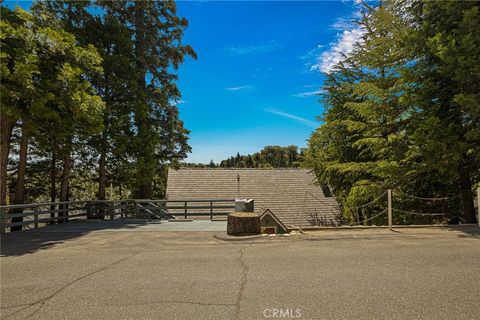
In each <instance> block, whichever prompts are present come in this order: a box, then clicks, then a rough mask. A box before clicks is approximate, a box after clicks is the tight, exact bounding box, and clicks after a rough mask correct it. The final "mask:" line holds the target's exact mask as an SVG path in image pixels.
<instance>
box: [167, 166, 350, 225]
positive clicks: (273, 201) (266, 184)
mask: <svg viewBox="0 0 480 320" xmlns="http://www.w3.org/2000/svg"><path fill="white" fill-rule="evenodd" d="M237 175H240V197H241V198H250V199H254V201H255V211H256V212H258V213H262V212H263V211H264V210H265V209H270V210H271V211H272V212H273V213H274V214H275V215H276V216H277V217H278V219H280V220H281V221H282V222H283V223H284V224H285V225H286V226H298V225H300V219H301V213H302V206H303V202H304V195H305V191H308V192H310V193H311V194H312V195H313V196H315V197H316V198H318V200H315V199H313V197H309V198H308V201H307V202H306V209H305V215H304V226H308V225H310V222H311V221H312V216H313V215H316V216H317V217H320V219H324V220H327V221H331V222H333V223H335V224H338V223H339V221H340V220H339V216H340V214H339V210H338V208H337V203H336V201H335V199H334V198H333V197H325V195H324V194H323V191H322V189H321V188H319V187H317V186H315V185H314V182H313V179H314V177H313V174H312V173H310V172H309V170H307V169H220V168H217V169H210V168H209V169H198V168H197V169H191V168H185V169H179V170H169V173H168V182H167V199H169V200H198V199H229V198H231V199H233V198H236V197H237Z"/></svg>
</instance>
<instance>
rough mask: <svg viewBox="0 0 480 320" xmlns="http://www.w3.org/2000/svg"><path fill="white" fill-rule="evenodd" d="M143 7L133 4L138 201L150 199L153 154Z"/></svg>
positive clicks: (143, 3)
mask: <svg viewBox="0 0 480 320" xmlns="http://www.w3.org/2000/svg"><path fill="white" fill-rule="evenodd" d="M145 6H146V3H145V2H142V1H137V2H135V8H134V10H135V21H134V23H135V58H136V70H137V79H136V82H137V106H136V108H135V109H136V110H135V120H136V124H137V128H138V133H137V139H138V140H139V142H140V147H139V150H138V156H137V171H138V172H137V188H138V189H137V197H138V198H139V199H150V198H151V197H152V181H153V174H154V172H153V171H152V166H151V161H152V157H153V152H154V150H152V147H151V142H150V139H149V133H150V125H149V121H148V114H149V106H148V104H147V97H146V91H147V84H146V81H145V76H146V73H147V68H146V65H145V57H146V56H147V54H148V52H147V48H146V44H145V41H146V40H145V38H146V36H147V35H146V32H147V31H146V27H145V18H144V16H145Z"/></svg>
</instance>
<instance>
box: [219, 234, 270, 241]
mask: <svg viewBox="0 0 480 320" xmlns="http://www.w3.org/2000/svg"><path fill="white" fill-rule="evenodd" d="M213 237H214V238H215V239H217V240H224V241H248V240H257V239H265V238H268V236H267V235H263V234H255V235H251V236H229V235H228V234H226V233H215V234H214V235H213Z"/></svg>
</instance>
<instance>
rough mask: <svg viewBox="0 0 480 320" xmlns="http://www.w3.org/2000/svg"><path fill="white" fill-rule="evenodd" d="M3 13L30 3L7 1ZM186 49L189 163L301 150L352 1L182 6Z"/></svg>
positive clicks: (183, 74)
mask: <svg viewBox="0 0 480 320" xmlns="http://www.w3.org/2000/svg"><path fill="white" fill-rule="evenodd" d="M7 4H8V5H9V6H14V5H15V4H20V5H21V6H22V7H24V8H25V7H26V8H28V7H29V5H30V2H21V1H10V2H9V1H7ZM177 6H178V14H179V15H180V16H184V17H186V18H187V19H188V20H189V27H188V29H187V30H186V32H185V38H184V39H185V43H188V44H190V45H191V46H192V47H193V48H194V50H195V51H196V52H197V55H198V59H197V60H193V59H190V58H189V59H187V61H186V62H185V63H184V64H183V65H182V66H181V68H180V70H179V81H178V85H179V88H180V91H181V92H182V99H181V101H180V103H179V105H178V107H179V109H180V116H181V118H182V120H183V121H184V122H185V126H186V128H187V129H189V130H190V131H191V133H190V141H189V142H190V145H191V146H192V153H191V154H190V155H189V157H188V159H187V161H188V162H203V163H208V162H209V161H210V160H211V159H213V160H214V161H215V162H219V161H220V160H222V159H225V158H227V157H229V156H232V155H235V154H236V153H237V152H240V153H241V154H246V153H253V152H256V151H259V150H260V149H262V148H263V147H264V146H266V145H282V146H286V145H290V144H295V145H298V146H300V147H304V146H306V144H307V139H308V138H309V136H310V134H311V132H312V131H313V130H314V129H315V128H316V127H318V126H319V125H320V123H319V122H317V120H316V116H318V115H320V114H321V113H322V106H321V105H320V103H319V102H318V96H316V95H315V94H316V93H318V92H319V90H320V88H321V84H322V81H323V79H324V76H323V75H322V73H321V71H328V69H329V67H330V66H331V65H332V63H334V62H335V61H337V60H338V59H339V54H338V52H344V53H345V52H348V50H350V48H351V45H352V43H353V42H354V40H355V39H357V38H358V36H359V35H360V34H361V32H360V31H359V30H358V28H355V27H353V26H352V25H351V24H350V23H348V21H349V17H351V16H352V15H353V14H355V12H356V10H355V7H354V4H353V2H348V1H308V2H272V1H252V2H219V1H196V2H187V1H180V2H178V4H177Z"/></svg>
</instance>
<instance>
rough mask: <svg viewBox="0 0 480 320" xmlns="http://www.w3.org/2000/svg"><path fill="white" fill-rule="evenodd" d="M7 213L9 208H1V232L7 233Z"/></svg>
mask: <svg viewBox="0 0 480 320" xmlns="http://www.w3.org/2000/svg"><path fill="white" fill-rule="evenodd" d="M6 214H7V209H5V208H0V233H5V223H6V222H7V221H6V219H5V215H6Z"/></svg>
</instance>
